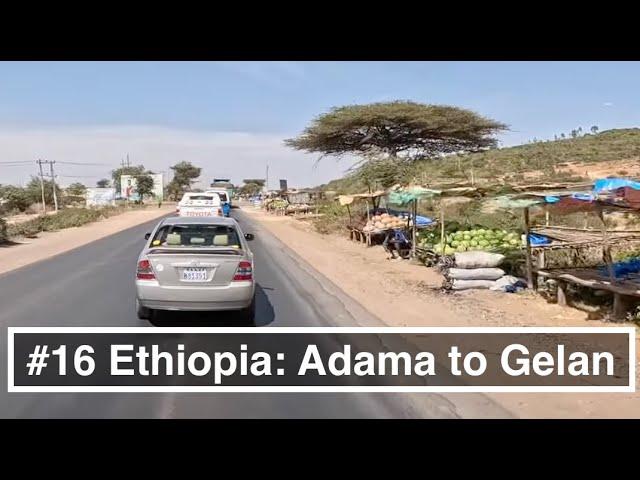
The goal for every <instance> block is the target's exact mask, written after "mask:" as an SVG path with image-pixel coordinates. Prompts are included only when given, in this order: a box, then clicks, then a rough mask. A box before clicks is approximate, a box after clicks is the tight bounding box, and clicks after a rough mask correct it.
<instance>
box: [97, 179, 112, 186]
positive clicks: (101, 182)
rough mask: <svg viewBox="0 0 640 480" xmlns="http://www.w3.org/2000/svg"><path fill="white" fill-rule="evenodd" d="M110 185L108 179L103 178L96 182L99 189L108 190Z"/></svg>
mask: <svg viewBox="0 0 640 480" xmlns="http://www.w3.org/2000/svg"><path fill="white" fill-rule="evenodd" d="M109 183H110V181H109V179H108V178H102V179H100V180H98V181H97V182H96V186H97V187H98V188H107V187H108V186H109Z"/></svg>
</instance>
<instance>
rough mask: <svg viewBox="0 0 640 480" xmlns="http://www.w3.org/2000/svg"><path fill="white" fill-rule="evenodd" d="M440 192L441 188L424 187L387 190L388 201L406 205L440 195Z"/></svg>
mask: <svg viewBox="0 0 640 480" xmlns="http://www.w3.org/2000/svg"><path fill="white" fill-rule="evenodd" d="M441 193H442V191H441V190H434V189H432V188H424V187H407V188H399V189H396V190H392V191H390V192H389V203H393V204H395V205H408V204H409V203H411V202H414V201H416V200H420V199H422V198H432V197H434V196H436V195H440V194H441Z"/></svg>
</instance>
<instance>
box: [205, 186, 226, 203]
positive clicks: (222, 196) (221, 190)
mask: <svg viewBox="0 0 640 480" xmlns="http://www.w3.org/2000/svg"><path fill="white" fill-rule="evenodd" d="M204 193H217V194H218V196H219V197H220V201H221V202H222V203H227V202H230V201H231V200H230V198H229V194H228V193H227V191H226V190H225V189H224V188H210V189H208V190H206V191H205V192H204Z"/></svg>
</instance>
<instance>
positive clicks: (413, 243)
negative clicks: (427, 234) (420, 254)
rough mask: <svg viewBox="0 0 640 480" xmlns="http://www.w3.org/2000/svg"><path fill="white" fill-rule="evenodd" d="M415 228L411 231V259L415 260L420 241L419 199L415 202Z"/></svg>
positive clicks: (413, 212)
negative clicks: (418, 222)
mask: <svg viewBox="0 0 640 480" xmlns="http://www.w3.org/2000/svg"><path fill="white" fill-rule="evenodd" d="M412 210H413V211H412V212H411V213H412V214H413V228H412V229H411V230H412V231H411V258H415V256H416V242H417V240H418V234H417V232H418V225H417V216H418V199H417V198H416V199H415V200H414V201H413V208H412Z"/></svg>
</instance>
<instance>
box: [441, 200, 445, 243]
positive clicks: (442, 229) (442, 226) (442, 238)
mask: <svg viewBox="0 0 640 480" xmlns="http://www.w3.org/2000/svg"><path fill="white" fill-rule="evenodd" d="M440 244H441V245H442V252H441V253H442V255H444V250H445V243H444V201H443V200H442V199H440Z"/></svg>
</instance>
